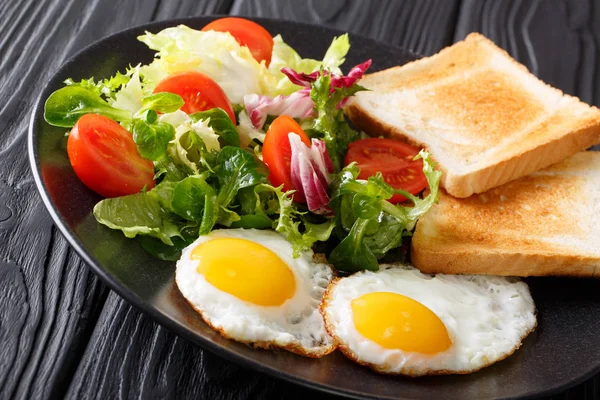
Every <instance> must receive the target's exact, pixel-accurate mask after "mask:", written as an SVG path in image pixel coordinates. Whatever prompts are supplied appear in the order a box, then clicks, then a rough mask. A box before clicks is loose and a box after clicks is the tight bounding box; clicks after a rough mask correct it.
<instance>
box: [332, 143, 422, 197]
mask: <svg viewBox="0 0 600 400" xmlns="http://www.w3.org/2000/svg"><path fill="white" fill-rule="evenodd" d="M417 154H419V149H418V148H417V147H414V146H411V145H409V144H406V143H402V142H399V141H397V140H391V139H377V138H369V139H362V140H357V141H356V142H352V143H350V145H349V146H348V152H347V153H346V158H345V160H344V163H345V165H348V164H350V163H351V162H356V163H357V166H358V167H359V168H360V174H359V175H358V178H359V179H368V178H369V176H373V175H375V174H376V173H377V172H381V174H382V175H383V179H384V180H385V181H386V182H387V183H388V184H389V185H390V186H391V187H393V188H394V189H404V190H406V191H407V192H409V193H411V194H417V193H419V192H421V191H422V190H423V189H425V187H427V179H426V178H425V174H423V160H421V159H419V160H413V158H414V157H415V156H416V155H417ZM404 200H406V197H404V196H402V195H399V194H395V195H394V196H392V197H391V198H390V199H389V200H388V201H389V202H390V203H393V204H396V203H400V202H402V201H404Z"/></svg>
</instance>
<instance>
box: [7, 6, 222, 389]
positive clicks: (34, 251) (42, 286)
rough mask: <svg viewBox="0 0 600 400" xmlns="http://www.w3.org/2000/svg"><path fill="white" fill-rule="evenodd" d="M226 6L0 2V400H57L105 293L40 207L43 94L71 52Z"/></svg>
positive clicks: (77, 359) (80, 351)
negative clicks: (35, 137) (34, 121)
mask: <svg viewBox="0 0 600 400" xmlns="http://www.w3.org/2000/svg"><path fill="white" fill-rule="evenodd" d="M228 8H229V3H228V2H227V1H219V0H213V1H204V2H198V3H197V4H196V2H188V1H171V2H169V3H168V6H165V5H164V4H163V3H159V2H158V1H152V2H151V1H110V0H94V1H86V2H83V1H77V0H70V1H61V0H47V1H34V0H22V1H3V2H0V20H1V22H2V23H1V24H0V54H2V57H1V58H0V243H1V245H0V343H1V344H2V345H1V346H0V398H1V399H13V398H15V399H37V398H42V399H43V398H60V397H62V396H63V395H64V393H65V392H66V389H67V387H68V384H69V382H70V381H71V379H72V376H73V374H74V372H75V369H76V367H77V365H78V364H79V361H80V358H81V356H82V354H83V352H84V350H85V347H86V346H87V341H88V339H89V337H90V335H91V332H92V331H93V328H94V326H95V324H96V320H97V318H98V315H99V314H100V310H101V309H102V307H103V305H104V301H105V298H106V295H107V292H108V291H107V290H106V288H105V287H104V285H102V284H101V283H100V282H99V281H98V280H97V278H96V277H95V276H94V275H93V274H92V273H91V271H90V270H89V269H88V268H87V267H86V266H85V265H84V264H83V263H82V262H81V261H80V259H79V257H77V256H76V255H75V254H74V253H73V251H72V250H71V249H70V248H69V246H68V245H67V243H66V241H65V240H64V239H63V238H62V237H61V236H60V234H59V233H58V232H57V230H56V228H54V226H53V223H52V221H51V219H50V217H49V216H48V214H47V212H46V211H45V209H44V207H43V205H42V204H41V199H40V197H39V195H38V194H37V190H36V189H35V184H34V182H33V179H32V177H31V172H30V168H29V163H28V160H27V151H26V132H27V124H28V122H29V115H30V113H31V109H32V106H33V102H34V100H35V98H36V96H37V95H38V93H39V89H40V88H41V87H42V86H43V85H44V83H45V82H46V81H47V80H48V79H49V77H50V76H51V75H52V73H53V72H54V71H55V70H56V69H57V68H58V67H59V66H60V65H61V64H62V63H63V62H64V61H65V60H66V59H67V58H68V57H69V56H70V55H72V54H73V53H74V52H76V51H77V50H79V49H81V48H82V47H84V46H86V45H88V44H90V43H91V42H93V41H95V40H97V39H100V38H101V37H103V36H105V35H108V34H110V33H114V32H116V31H119V30H122V29H125V28H128V27H131V26H134V25H139V24H142V23H145V22H148V21H150V20H152V19H153V18H170V17H172V16H175V15H176V16H187V15H189V13H198V14H202V13H206V12H215V11H217V12H223V11H224V10H225V11H226V10H227V9H228Z"/></svg>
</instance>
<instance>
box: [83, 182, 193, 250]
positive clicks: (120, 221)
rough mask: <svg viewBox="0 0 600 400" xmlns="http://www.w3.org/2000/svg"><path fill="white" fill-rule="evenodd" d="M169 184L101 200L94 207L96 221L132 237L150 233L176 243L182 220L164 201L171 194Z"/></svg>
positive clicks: (149, 234)
mask: <svg viewBox="0 0 600 400" xmlns="http://www.w3.org/2000/svg"><path fill="white" fill-rule="evenodd" d="M165 189H167V185H165V186H161V185H158V186H156V188H154V189H152V190H151V191H148V192H145V193H136V194H132V195H129V196H122V197H114V198H109V199H104V200H102V201H100V202H99V203H98V204H96V206H95V207H94V217H96V220H97V221H98V222H99V223H101V224H103V225H106V226H108V227H109V228H111V229H118V230H121V231H122V232H123V234H124V235H125V236H126V237H128V238H133V237H135V236H137V235H148V236H152V237H155V238H157V239H160V240H161V241H162V242H163V243H165V244H167V245H173V241H172V238H173V237H178V236H180V229H181V228H182V225H181V221H180V220H178V219H176V218H173V215H172V214H170V213H169V212H168V211H167V210H166V209H165V208H163V207H162V206H161V203H163V204H165V203H168V201H165V196H168V194H167V193H168V191H169V190H167V191H164V190H165Z"/></svg>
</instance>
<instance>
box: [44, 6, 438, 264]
mask: <svg viewBox="0 0 600 400" xmlns="http://www.w3.org/2000/svg"><path fill="white" fill-rule="evenodd" d="M229 20H231V18H224V19H222V20H217V21H215V22H214V23H211V24H209V25H208V26H207V27H205V28H204V29H203V30H201V31H199V30H194V29H191V28H189V27H186V26H177V27H172V28H168V29H165V30H163V31H161V32H158V33H156V34H153V33H149V32H147V33H146V34H145V35H143V36H140V37H139V40H140V41H142V42H143V43H145V44H146V45H148V47H149V48H150V49H152V50H155V51H156V52H157V53H156V57H155V59H154V61H153V62H151V63H150V64H148V65H136V66H131V67H129V68H128V69H127V70H126V71H125V72H124V73H120V72H117V73H116V74H115V75H114V76H112V77H110V78H107V79H101V80H96V79H94V78H89V79H84V80H78V81H76V80H73V79H68V80H66V81H65V84H66V86H65V87H63V88H61V89H59V90H57V91H55V92H54V93H53V94H52V95H51V96H50V97H49V98H48V99H47V101H46V105H45V118H46V121H47V122H48V123H50V124H52V125H55V126H59V127H65V128H70V132H69V138H68V142H67V150H68V153H69V159H70V161H71V164H72V166H73V169H74V170H75V173H76V174H77V176H78V177H79V179H81V181H82V182H83V183H84V184H85V185H86V186H87V187H89V188H90V189H91V190H93V191H95V192H97V193H99V194H100V195H102V196H103V197H105V198H104V199H103V200H101V201H100V202H99V203H98V204H97V205H96V206H95V207H94V216H95V217H96V219H97V220H98V222H99V223H101V224H104V225H106V226H108V227H109V228H112V229H118V230H121V231H122V232H123V234H124V235H125V236H126V237H128V238H136V240H139V241H140V242H141V245H142V246H143V247H144V249H146V250H147V251H148V252H149V253H151V254H153V255H155V256H156V257H159V258H161V259H165V260H176V259H178V258H179V256H180V253H181V250H182V249H183V248H184V247H186V246H187V245H189V244H190V243H192V242H193V241H194V240H195V239H197V238H198V237H199V236H200V235H206V234H208V233H209V232H211V230H213V229H220V228H256V229H274V230H275V231H277V232H279V233H281V234H282V235H283V236H284V237H285V238H286V239H287V240H288V241H289V242H290V243H291V244H292V245H293V248H294V251H295V255H296V256H297V255H299V254H300V252H302V251H304V250H307V249H310V248H312V247H313V246H314V245H315V243H317V242H328V243H329V244H330V245H331V246H330V248H331V251H330V253H329V254H328V260H329V262H330V263H332V264H334V265H335V266H336V268H337V269H339V270H343V271H349V272H350V271H357V270H362V269H369V270H377V269H378V262H377V260H378V259H380V258H382V257H383V256H385V255H386V253H388V252H389V251H390V250H392V249H395V248H398V247H400V246H401V245H402V242H403V239H404V238H405V237H406V236H410V234H411V231H412V229H413V228H414V226H415V223H416V221H417V219H418V218H419V216H420V215H422V214H423V213H425V212H426V211H427V210H428V209H429V208H430V207H431V205H432V204H433V203H434V201H435V200H436V197H437V190H438V184H439V180H440V175H441V172H439V171H436V170H435V169H434V165H433V164H432V162H431V160H430V158H429V155H428V154H427V153H426V152H424V151H419V149H416V148H413V147H412V146H408V145H406V144H403V143H400V142H393V141H391V140H387V139H366V138H365V135H364V134H362V133H361V132H358V131H356V130H355V129H353V127H352V126H351V125H349V124H348V122H347V120H346V118H345V115H344V113H343V107H344V105H345V104H346V102H347V101H348V100H349V99H350V98H351V96H353V95H354V94H355V93H357V92H359V91H361V90H365V89H364V88H363V87H361V86H360V85H359V84H358V81H359V80H360V78H361V77H362V76H363V74H364V73H365V71H366V70H367V68H368V67H369V65H370V60H369V61H367V62H365V63H363V64H360V65H358V66H356V67H354V68H352V69H350V70H349V72H348V74H347V75H343V73H342V71H341V70H340V66H341V65H342V64H343V63H344V58H345V56H346V54H347V53H348V51H349V49H350V43H349V38H348V35H342V36H340V37H337V38H335V39H334V40H333V41H332V43H331V46H330V47H329V49H328V50H327V52H326V53H325V55H324V57H323V59H322V60H313V59H308V58H301V57H300V56H299V55H298V53H297V52H296V51H295V50H294V49H292V48H291V47H290V46H289V45H287V44H286V43H285V42H284V41H283V39H282V38H281V36H280V35H277V36H275V37H274V38H273V37H271V35H270V34H269V33H268V32H267V31H266V30H265V29H264V28H262V27H261V26H260V25H258V24H256V23H254V22H251V21H247V20H242V19H239V18H238V19H234V20H241V21H244V22H240V21H229ZM390 142H391V143H390ZM407 155H408V157H407ZM415 169H417V171H415ZM398 178H403V179H398ZM425 189H428V190H425ZM424 190H425V192H426V193H427V194H426V195H425V196H423V194H422V193H423V192H424ZM419 193H421V195H419Z"/></svg>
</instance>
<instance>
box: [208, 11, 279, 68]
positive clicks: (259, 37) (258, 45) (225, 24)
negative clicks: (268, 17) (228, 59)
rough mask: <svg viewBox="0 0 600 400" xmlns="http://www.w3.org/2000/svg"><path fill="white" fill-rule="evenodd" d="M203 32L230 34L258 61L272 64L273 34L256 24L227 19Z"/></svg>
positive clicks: (213, 23)
mask: <svg viewBox="0 0 600 400" xmlns="http://www.w3.org/2000/svg"><path fill="white" fill-rule="evenodd" d="M202 30H203V31H217V32H229V33H231V36H233V37H234V38H235V40H237V42H238V43H239V44H240V46H246V47H248V49H249V50H250V53H252V56H253V57H254V58H255V59H256V61H258V62H261V61H263V60H264V61H265V63H266V65H267V67H268V66H269V64H270V63H271V54H272V53H273V38H272V37H271V34H270V33H269V32H268V31H267V30H266V29H265V28H263V27H262V26H260V25H259V24H257V23H256V22H252V21H249V20H247V19H244V18H236V17H227V18H221V19H217V20H215V21H213V22H211V23H210V24H208V25H206V26H205V27H204V28H202Z"/></svg>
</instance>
